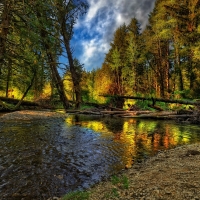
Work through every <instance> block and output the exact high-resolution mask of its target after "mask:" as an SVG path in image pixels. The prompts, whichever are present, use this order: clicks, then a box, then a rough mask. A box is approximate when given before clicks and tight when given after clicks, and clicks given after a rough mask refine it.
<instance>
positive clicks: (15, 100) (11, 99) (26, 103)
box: [0, 97, 39, 106]
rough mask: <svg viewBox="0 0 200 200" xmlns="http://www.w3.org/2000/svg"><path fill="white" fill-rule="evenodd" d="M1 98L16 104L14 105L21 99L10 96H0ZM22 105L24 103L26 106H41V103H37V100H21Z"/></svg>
mask: <svg viewBox="0 0 200 200" xmlns="http://www.w3.org/2000/svg"><path fill="white" fill-rule="evenodd" d="M0 100H1V101H4V102H6V103H11V104H14V105H16V104H17V103H18V102H19V101H20V100H19V99H13V98H9V97H0ZM21 105H24V106H39V104H38V103H36V102H32V101H24V100H23V101H22V102H21Z"/></svg>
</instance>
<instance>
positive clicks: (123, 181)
mask: <svg viewBox="0 0 200 200" xmlns="http://www.w3.org/2000/svg"><path fill="white" fill-rule="evenodd" d="M111 182H112V184H113V185H116V186H118V187H119V188H121V189H128V188H129V180H128V178H127V177H126V176H122V177H118V176H116V175H114V176H112V177H111Z"/></svg>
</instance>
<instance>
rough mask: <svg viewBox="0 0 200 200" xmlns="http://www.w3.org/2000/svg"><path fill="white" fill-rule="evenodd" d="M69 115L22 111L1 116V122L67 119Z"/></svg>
mask: <svg viewBox="0 0 200 200" xmlns="http://www.w3.org/2000/svg"><path fill="white" fill-rule="evenodd" d="M67 116H68V114H66V113H58V112H53V111H46V110H44V111H35V110H33V111H31V110H22V111H15V112H10V113H6V114H4V115H2V116H0V121H8V120H34V119H35V120H38V119H48V118H65V117H67Z"/></svg>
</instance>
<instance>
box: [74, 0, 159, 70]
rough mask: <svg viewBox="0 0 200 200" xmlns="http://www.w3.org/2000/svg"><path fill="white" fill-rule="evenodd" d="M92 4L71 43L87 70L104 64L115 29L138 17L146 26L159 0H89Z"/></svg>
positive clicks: (75, 53) (79, 21)
mask: <svg viewBox="0 0 200 200" xmlns="http://www.w3.org/2000/svg"><path fill="white" fill-rule="evenodd" d="M87 1H88V4H89V8H88V11H87V13H86V14H85V15H84V16H83V17H82V18H80V19H78V21H77V24H76V25H75V29H74V36H73V39H72V41H71V47H72V49H73V50H74V54H73V55H74V57H76V58H78V59H79V61H80V63H81V64H84V68H85V69H86V70H87V71H91V70H92V69H96V68H100V67H101V66H102V63H103V61H104V58H105V54H106V53H107V52H108V50H109V48H110V42H111V41H112V39H113V34H114V32H115V30H116V29H117V28H118V27H119V26H120V25H122V24H123V23H126V24H128V23H129V22H130V20H131V18H133V17H136V18H137V19H138V20H139V22H140V24H141V28H142V29H143V28H144V27H145V26H146V24H147V22H148V15H149V13H150V12H151V11H152V10H153V7H154V3H155V0H87Z"/></svg>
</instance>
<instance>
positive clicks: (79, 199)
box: [61, 191, 90, 200]
mask: <svg viewBox="0 0 200 200" xmlns="http://www.w3.org/2000/svg"><path fill="white" fill-rule="evenodd" d="M89 196H90V193H89V192H86V191H75V192H70V193H68V194H66V195H65V196H64V197H62V198H61V200H87V199H89Z"/></svg>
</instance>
